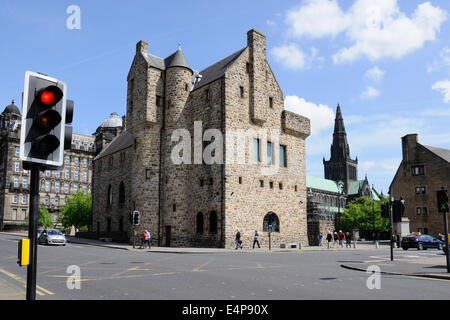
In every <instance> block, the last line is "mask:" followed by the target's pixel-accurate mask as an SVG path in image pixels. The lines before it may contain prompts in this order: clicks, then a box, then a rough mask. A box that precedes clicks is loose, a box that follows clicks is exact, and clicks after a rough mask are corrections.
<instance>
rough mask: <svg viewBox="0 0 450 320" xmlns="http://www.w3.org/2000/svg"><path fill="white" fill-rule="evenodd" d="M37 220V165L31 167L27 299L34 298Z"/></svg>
mask: <svg viewBox="0 0 450 320" xmlns="http://www.w3.org/2000/svg"><path fill="white" fill-rule="evenodd" d="M38 220H39V167H38V166H35V165H33V167H32V168H31V182H30V217H29V226H28V238H29V239H30V264H29V265H28V267H27V296H26V299H27V300H36V270H37V228H38Z"/></svg>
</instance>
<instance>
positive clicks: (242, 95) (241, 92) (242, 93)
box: [239, 87, 244, 98]
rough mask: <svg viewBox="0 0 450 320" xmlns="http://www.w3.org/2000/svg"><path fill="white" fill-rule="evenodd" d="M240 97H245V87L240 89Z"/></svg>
mask: <svg viewBox="0 0 450 320" xmlns="http://www.w3.org/2000/svg"><path fill="white" fill-rule="evenodd" d="M239 97H241V98H243V97H244V87H239Z"/></svg>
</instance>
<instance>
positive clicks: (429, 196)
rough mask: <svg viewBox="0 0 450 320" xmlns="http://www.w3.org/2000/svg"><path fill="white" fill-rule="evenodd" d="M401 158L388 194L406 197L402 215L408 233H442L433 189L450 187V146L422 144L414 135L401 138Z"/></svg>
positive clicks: (441, 222)
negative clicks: (407, 220) (446, 147)
mask: <svg viewBox="0 0 450 320" xmlns="http://www.w3.org/2000/svg"><path fill="white" fill-rule="evenodd" d="M402 155H403V159H402V162H401V164H400V166H399V167H398V169H397V172H396V174H395V176H394V179H393V180H392V183H391V185H390V187H389V190H390V196H391V197H394V198H395V199H397V200H398V199H400V197H403V199H404V200H405V211H404V217H406V218H409V223H410V225H409V227H410V231H411V232H420V233H425V234H430V235H433V236H437V235H438V234H439V233H442V234H443V233H444V221H443V220H444V219H443V216H442V214H441V213H439V212H438V208H437V198H436V191H438V190H440V189H441V188H442V187H444V188H446V189H447V190H448V189H449V188H450V185H449V184H450V149H444V148H438V147H432V146H425V145H422V144H420V143H419V142H418V135H417V134H408V135H406V136H404V137H403V138H402Z"/></svg>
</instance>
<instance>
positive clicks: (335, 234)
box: [333, 231, 339, 248]
mask: <svg viewBox="0 0 450 320" xmlns="http://www.w3.org/2000/svg"><path fill="white" fill-rule="evenodd" d="M333 239H334V243H333V248H334V247H335V246H337V245H338V240H339V237H338V234H337V232H336V231H335V232H334V235H333Z"/></svg>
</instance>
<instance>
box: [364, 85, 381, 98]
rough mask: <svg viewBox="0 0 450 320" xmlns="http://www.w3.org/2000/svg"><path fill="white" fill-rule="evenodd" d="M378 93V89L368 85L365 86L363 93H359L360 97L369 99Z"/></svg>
mask: <svg viewBox="0 0 450 320" xmlns="http://www.w3.org/2000/svg"><path fill="white" fill-rule="evenodd" d="M379 95H380V91H378V90H377V89H375V88H374V87H370V86H368V87H366V90H364V91H363V93H361V99H363V100H370V99H373V98H376V97H378V96H379Z"/></svg>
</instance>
